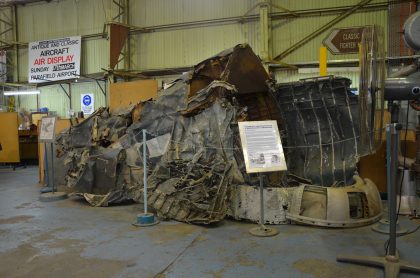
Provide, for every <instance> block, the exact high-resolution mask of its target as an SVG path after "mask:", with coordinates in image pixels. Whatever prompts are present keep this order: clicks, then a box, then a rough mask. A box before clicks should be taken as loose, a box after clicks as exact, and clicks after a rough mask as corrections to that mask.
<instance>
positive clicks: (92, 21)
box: [0, 0, 388, 117]
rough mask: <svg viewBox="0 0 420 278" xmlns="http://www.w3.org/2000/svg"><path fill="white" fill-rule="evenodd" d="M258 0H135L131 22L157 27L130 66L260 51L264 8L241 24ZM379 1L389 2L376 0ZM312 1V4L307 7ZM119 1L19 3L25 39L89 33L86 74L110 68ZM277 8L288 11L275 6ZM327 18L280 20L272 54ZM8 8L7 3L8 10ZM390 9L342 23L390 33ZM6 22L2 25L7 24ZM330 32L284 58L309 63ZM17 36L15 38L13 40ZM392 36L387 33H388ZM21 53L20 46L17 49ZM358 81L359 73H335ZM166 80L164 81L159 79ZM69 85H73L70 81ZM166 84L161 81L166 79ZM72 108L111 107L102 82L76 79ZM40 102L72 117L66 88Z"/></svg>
mask: <svg viewBox="0 0 420 278" xmlns="http://www.w3.org/2000/svg"><path fill="white" fill-rule="evenodd" d="M257 2H259V1H258V0H229V1H225V0H213V1H206V0H177V1H167V0H135V1H134V0H131V1H129V3H130V7H129V13H128V15H129V21H130V22H129V23H130V24H131V25H134V26H138V27H146V28H150V29H151V32H148V33H142V32H133V33H131V34H130V47H131V56H130V62H131V63H130V64H131V66H130V70H136V71H148V70H158V69H167V68H179V67H186V66H192V65H194V64H196V63H198V62H199V61H201V60H202V59H205V58H207V57H209V56H211V55H214V54H216V53H218V52H220V51H222V50H224V49H226V48H230V47H232V46H234V45H236V44H239V43H248V44H250V45H251V47H252V48H253V49H254V51H255V52H256V53H257V54H258V53H259V51H260V32H259V21H258V12H259V11H258V8H255V9H253V10H251V11H250V12H249V13H248V15H251V16H252V15H254V17H252V19H250V20H248V21H245V22H243V23H241V22H239V19H240V18H241V16H243V15H244V14H245V13H247V11H249V10H250V9H251V8H252V7H253V6H254V5H255V4H256V3H257ZM358 2H360V1H359V0H313V1H304V0H272V1H271V3H272V4H274V5H273V6H282V7H286V8H288V9H289V10H303V9H304V10H309V9H316V10H325V9H329V10H334V9H335V8H337V7H343V6H352V5H355V4H357V3H358ZM370 3H371V4H372V3H373V4H375V3H384V0H373V1H371V2H370ZM302 7H304V8H302ZM117 9H118V8H117V6H116V5H115V4H113V2H112V0H89V1H82V0H54V1H51V2H49V3H46V2H39V3H34V4H27V5H24V6H21V5H20V6H17V13H16V14H17V28H18V32H17V33H18V41H19V42H23V43H27V42H30V41H37V40H43V39H49V38H59V37H63V36H74V35H82V36H87V37H88V38H84V39H83V42H82V60H81V72H82V74H92V73H99V72H102V69H103V68H107V65H108V41H107V39H106V38H104V37H103V36H102V35H101V33H102V30H103V26H104V23H105V22H107V21H110V20H111V19H112V17H113V16H114V15H115V14H117V13H118V10H117ZM270 12H271V13H275V12H277V13H278V12H281V11H280V10H278V9H276V8H271V11H270ZM331 13H332V14H329V15H322V16H301V17H297V18H287V19H281V18H280V19H272V20H271V22H270V24H271V32H270V37H271V39H270V48H271V52H272V53H271V55H272V56H273V57H274V56H276V55H277V54H279V53H280V52H282V51H283V50H285V49H287V48H288V47H290V46H291V45H293V44H294V43H296V42H297V41H299V40H300V39H302V38H303V37H305V36H307V35H308V34H310V33H311V32H313V31H315V30H317V29H318V28H320V27H321V26H322V25H324V24H325V23H327V22H329V21H330V20H332V19H333V18H335V17H336V16H338V15H339V12H336V13H334V12H331ZM3 14H7V11H6V10H5V9H0V15H2V17H3V16H5V15H3ZM387 16H388V11H387V10H386V9H383V8H382V9H376V10H374V11H372V10H370V11H361V12H356V13H353V14H351V15H350V16H349V17H347V18H346V19H344V20H343V21H341V22H339V23H338V24H337V25H336V26H334V27H347V26H362V25H372V24H378V25H381V26H383V27H384V33H385V34H387ZM2 28H3V29H4V28H5V26H4V24H2V23H0V30H2ZM327 33H328V31H327V32H325V33H323V34H321V35H320V36H318V37H316V38H315V39H313V40H311V41H310V42H308V43H307V44H306V45H305V46H303V47H302V48H300V49H298V50H297V51H295V52H293V53H292V54H291V55H289V56H287V57H286V58H285V59H284V60H283V62H286V63H302V62H313V61H317V60H318V49H319V47H320V46H321V45H322V40H323V38H324V37H325V36H326V35H327ZM7 39H8V40H11V38H7ZM385 39H386V37H385ZM10 52H11V54H13V53H12V52H13V49H12V50H10ZM356 58H357V55H332V54H328V59H329V60H347V59H356ZM18 59H19V67H18V73H19V76H18V79H19V82H26V81H27V75H28V74H27V71H28V69H27V60H28V53H27V46H24V45H22V46H19V47H18ZM335 74H339V75H342V76H346V77H349V78H350V79H352V81H353V84H354V85H355V84H357V82H358V73H357V72H351V71H350V72H348V71H343V72H342V73H341V72H339V73H335ZM275 75H276V77H277V78H278V80H279V81H291V80H296V79H299V78H302V77H310V76H315V75H317V74H316V73H314V74H298V72H297V71H296V70H277V71H276V73H275ZM159 80H160V79H159ZM63 86H64V87H65V88H68V85H67V84H64V85H63ZM159 86H160V82H159ZM71 87H72V88H71V92H72V99H71V104H72V109H73V110H74V111H78V110H80V94H82V93H94V94H95V108H98V107H99V106H101V105H105V97H104V96H103V94H102V92H101V91H100V89H99V87H98V86H97V84H96V83H95V82H79V83H72V84H71ZM38 103H39V107H45V106H48V107H49V108H50V110H52V111H56V112H57V114H58V115H59V116H61V117H66V116H67V113H68V110H69V107H70V100H69V99H68V98H67V96H66V95H65V94H64V92H63V91H62V90H61V88H60V86H58V85H52V86H45V87H41V95H40V96H39V99H38ZM17 104H18V106H19V107H25V108H28V109H36V108H37V102H36V96H20V97H19V100H18V101H17Z"/></svg>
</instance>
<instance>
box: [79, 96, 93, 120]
mask: <svg viewBox="0 0 420 278" xmlns="http://www.w3.org/2000/svg"><path fill="white" fill-rule="evenodd" d="M80 101H81V103H80V107H81V110H82V112H83V114H85V115H90V114H92V113H93V112H94V111H95V98H94V96H93V94H81V95H80Z"/></svg>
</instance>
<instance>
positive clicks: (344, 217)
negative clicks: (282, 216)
mask: <svg viewBox="0 0 420 278" xmlns="http://www.w3.org/2000/svg"><path fill="white" fill-rule="evenodd" d="M354 180H355V183H354V184H353V185H351V186H345V187H339V188H332V187H320V186H314V185H301V186H299V187H298V188H296V189H295V190H294V191H293V196H292V198H291V200H290V207H289V210H288V212H287V215H286V218H287V219H289V220H291V221H294V222H298V223H304V224H309V225H316V226H324V227H335V228H341V227H358V226H364V225H369V224H372V223H374V222H376V221H378V220H379V219H380V218H381V217H382V203H381V197H380V195H379V192H378V189H377V188H376V186H375V184H374V183H373V182H372V181H371V180H369V179H362V178H360V177H359V176H354ZM351 194H353V195H351ZM350 196H354V198H353V199H352V200H356V201H358V202H354V201H353V202H350V200H351V197H350Z"/></svg>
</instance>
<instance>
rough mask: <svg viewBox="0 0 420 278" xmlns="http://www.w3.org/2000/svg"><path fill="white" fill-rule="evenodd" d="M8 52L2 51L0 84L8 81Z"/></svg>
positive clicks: (0, 51)
mask: <svg viewBox="0 0 420 278" xmlns="http://www.w3.org/2000/svg"><path fill="white" fill-rule="evenodd" d="M6 62H7V61H6V51H5V50H0V82H6V81H7V67H6Z"/></svg>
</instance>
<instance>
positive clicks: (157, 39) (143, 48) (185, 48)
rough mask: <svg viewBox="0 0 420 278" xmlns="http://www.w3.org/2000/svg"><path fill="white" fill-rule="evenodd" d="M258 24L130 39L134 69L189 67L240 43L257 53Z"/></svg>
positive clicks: (214, 27) (156, 33)
mask: <svg viewBox="0 0 420 278" xmlns="http://www.w3.org/2000/svg"><path fill="white" fill-rule="evenodd" d="M257 28H258V23H257V22H253V23H244V24H230V25H220V26H208V27H202V28H192V29H181V30H171V31H160V32H153V33H142V34H139V35H136V36H133V37H132V49H136V51H135V52H133V56H132V68H134V69H159V68H170V67H180V66H191V65H194V64H196V63H198V62H200V61H201V60H203V59H206V58H208V57H210V56H213V55H215V54H217V53H218V52H220V51H222V50H224V49H227V48H231V47H233V46H235V45H237V44H240V43H249V44H250V45H251V47H252V48H253V49H254V51H255V52H256V53H258V51H259V42H258V36H259V35H258V31H257Z"/></svg>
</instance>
